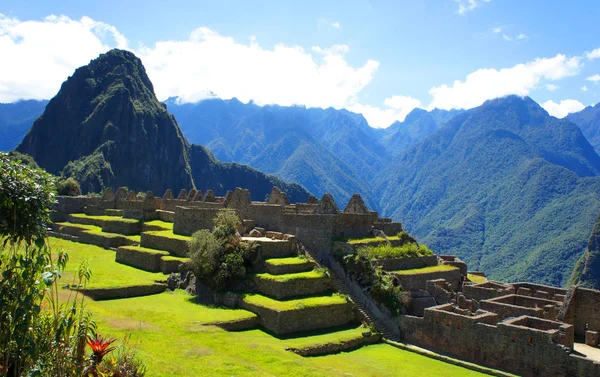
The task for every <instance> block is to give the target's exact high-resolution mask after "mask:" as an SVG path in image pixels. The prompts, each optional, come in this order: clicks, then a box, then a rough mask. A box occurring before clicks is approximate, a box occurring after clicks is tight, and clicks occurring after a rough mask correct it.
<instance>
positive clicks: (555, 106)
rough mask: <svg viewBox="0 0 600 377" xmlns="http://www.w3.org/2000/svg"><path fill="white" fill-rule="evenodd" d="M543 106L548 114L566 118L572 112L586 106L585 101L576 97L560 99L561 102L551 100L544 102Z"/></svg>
mask: <svg viewBox="0 0 600 377" xmlns="http://www.w3.org/2000/svg"><path fill="white" fill-rule="evenodd" d="M541 106H542V107H543V108H544V109H545V110H546V111H547V112H548V114H550V115H552V116H555V117H557V118H564V117H566V116H567V115H569V114H571V113H576V112H578V111H581V110H583V109H584V108H585V106H584V104H583V103H581V102H579V101H577V100H574V99H565V100H562V101H560V103H556V102H554V101H552V100H550V101H546V102H544V103H542V104H541Z"/></svg>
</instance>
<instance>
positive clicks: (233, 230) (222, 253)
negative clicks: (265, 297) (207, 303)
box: [189, 211, 254, 292]
mask: <svg viewBox="0 0 600 377" xmlns="http://www.w3.org/2000/svg"><path fill="white" fill-rule="evenodd" d="M241 225H242V223H241V221H240V219H239V217H238V215H237V214H236V213H235V212H231V211H221V212H219V213H218V214H217V217H216V218H215V227H214V229H213V231H212V232H210V231H208V230H206V229H203V230H199V231H197V232H195V233H194V234H193V235H192V240H191V241H190V244H189V250H190V267H191V269H192V271H194V273H195V275H196V279H198V280H199V281H200V282H201V283H203V284H205V285H206V286H208V287H209V289H210V290H212V291H215V292H221V291H225V290H227V289H230V288H231V287H232V286H233V285H234V284H235V283H236V282H238V281H240V280H241V279H243V278H244V277H245V276H246V265H247V264H248V261H249V259H250V257H251V254H252V252H253V251H254V248H253V247H252V246H251V245H250V244H248V243H247V242H242V240H241V237H240V234H239V233H238V229H239V228H240V226H241Z"/></svg>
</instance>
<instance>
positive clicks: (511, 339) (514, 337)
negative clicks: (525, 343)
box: [510, 332, 517, 342]
mask: <svg viewBox="0 0 600 377" xmlns="http://www.w3.org/2000/svg"><path fill="white" fill-rule="evenodd" d="M510 341H511V342H516V341H517V333H516V332H514V333H512V334H511V336H510Z"/></svg>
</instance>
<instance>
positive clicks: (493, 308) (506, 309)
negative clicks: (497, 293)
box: [480, 295, 557, 320]
mask: <svg viewBox="0 0 600 377" xmlns="http://www.w3.org/2000/svg"><path fill="white" fill-rule="evenodd" d="M514 297H517V295H508V296H502V297H497V298H494V299H490V300H483V301H481V302H480V305H481V309H483V310H487V311H489V312H493V313H496V314H498V315H499V316H500V318H501V319H504V318H509V317H520V316H523V315H528V316H531V317H537V318H544V319H552V320H554V319H556V314H557V312H556V308H555V307H554V306H548V307H546V306H543V304H542V306H540V307H526V306H521V305H519V304H517V303H516V302H515V301H514V300H513V301H512V302H513V303H508V302H503V300H504V299H508V298H514ZM522 297H525V296H522Z"/></svg>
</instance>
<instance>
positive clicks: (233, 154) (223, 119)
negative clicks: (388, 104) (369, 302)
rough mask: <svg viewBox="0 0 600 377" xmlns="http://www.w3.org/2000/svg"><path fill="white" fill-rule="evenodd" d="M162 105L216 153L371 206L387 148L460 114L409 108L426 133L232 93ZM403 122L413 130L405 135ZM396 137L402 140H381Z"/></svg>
mask: <svg viewBox="0 0 600 377" xmlns="http://www.w3.org/2000/svg"><path fill="white" fill-rule="evenodd" d="M165 103H166V105H167V107H168V109H169V111H170V112H171V113H172V114H173V115H174V116H175V118H177V120H178V122H179V124H180V125H181V128H182V131H183V133H184V134H185V135H186V137H187V138H189V140H191V141H192V142H196V143H200V144H204V145H206V146H207V148H209V149H210V150H211V151H212V152H213V153H214V154H215V155H216V156H217V157H218V158H219V159H221V160H223V161H236V162H240V163H247V164H249V165H251V166H253V167H255V168H257V169H260V170H262V171H265V172H267V173H272V174H275V175H277V176H278V177H281V178H283V179H285V180H288V181H294V182H298V183H300V184H302V185H303V186H305V187H306V188H307V189H308V190H310V191H311V192H313V193H314V194H315V195H317V196H320V195H322V194H324V193H326V192H329V193H331V194H332V195H333V196H334V198H335V199H336V200H337V201H338V204H340V205H341V204H343V203H346V202H347V201H348V200H349V199H350V197H351V196H352V194H354V193H360V194H361V195H362V196H363V198H364V199H365V201H366V202H367V204H368V205H369V207H371V208H373V209H375V210H378V209H379V201H378V199H377V198H375V197H374V196H373V194H372V190H371V184H370V182H371V180H372V179H373V178H374V177H375V176H376V175H377V174H379V173H380V172H381V171H383V170H385V169H386V167H387V165H388V164H389V163H390V162H391V160H392V157H393V156H394V155H396V154H398V153H399V152H396V151H394V150H393V149H394V148H397V144H399V143H402V147H403V148H406V147H408V146H410V145H412V144H414V143H416V142H418V141H420V140H421V139H422V138H423V137H425V136H426V135H428V134H429V133H431V132H433V131H435V130H436V129H437V128H438V127H439V126H440V124H441V123H442V122H445V121H446V120H447V119H449V118H451V117H452V116H454V115H455V114H457V113H459V111H450V112H448V111H444V110H434V111H433V112H431V113H429V112H426V111H425V110H420V109H415V110H414V111H413V113H417V112H419V111H420V112H424V113H425V114H426V115H422V116H421V118H423V119H424V118H428V122H429V123H428V128H427V130H426V131H417V129H418V128H419V127H420V126H419V125H418V124H416V123H418V122H419V120H416V121H415V122H413V123H410V122H409V123H407V122H406V121H405V123H406V124H407V125H406V127H403V124H400V125H399V126H398V127H395V128H393V127H394V126H392V127H390V129H385V130H381V129H374V128H372V127H370V126H369V124H368V123H367V121H366V120H365V118H364V117H363V116H362V115H360V114H356V113H352V112H350V111H348V110H344V109H341V110H336V109H333V108H327V109H320V108H308V109H307V108H305V107H301V106H278V105H266V106H257V105H255V104H253V103H248V104H244V103H242V102H240V101H239V100H237V99H236V98H233V99H230V100H222V99H218V98H213V99H206V100H203V101H200V102H198V103H194V104H180V103H178V100H177V98H170V99H169V100H167V101H165ZM411 114H412V113H411ZM410 117H411V115H409V116H408V117H407V120H409V119H410ZM422 122H424V121H422ZM409 127H412V129H413V130H415V131H414V132H413V134H412V136H411V137H410V139H408V138H407V135H408V131H407V129H408V128H409ZM394 137H396V139H398V138H400V139H402V141H400V142H399V143H393V142H387V140H388V139H393V138H394ZM396 139H394V140H396Z"/></svg>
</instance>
